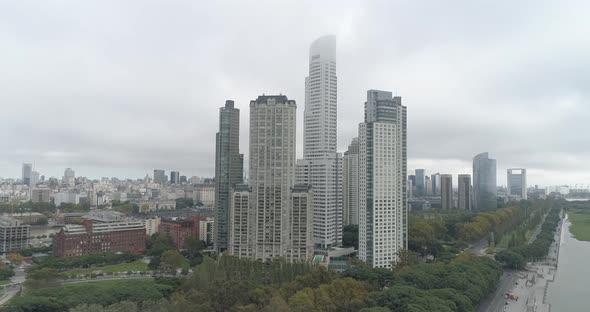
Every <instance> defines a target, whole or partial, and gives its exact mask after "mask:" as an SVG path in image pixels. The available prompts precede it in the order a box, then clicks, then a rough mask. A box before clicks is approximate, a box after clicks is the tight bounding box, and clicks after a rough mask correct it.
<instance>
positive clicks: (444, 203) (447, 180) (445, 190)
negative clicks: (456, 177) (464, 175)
mask: <svg viewBox="0 0 590 312" xmlns="http://www.w3.org/2000/svg"><path fill="white" fill-rule="evenodd" d="M440 192H441V194H440V195H441V196H440V197H441V198H440V199H441V208H442V209H453V208H454V206H455V205H454V204H453V175H451V174H441V175H440Z"/></svg>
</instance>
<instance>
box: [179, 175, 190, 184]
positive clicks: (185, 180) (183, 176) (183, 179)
mask: <svg viewBox="0 0 590 312" xmlns="http://www.w3.org/2000/svg"><path fill="white" fill-rule="evenodd" d="M187 181H188V180H187V178H186V176H185V175H181V176H180V183H181V184H182V183H186V182H187Z"/></svg>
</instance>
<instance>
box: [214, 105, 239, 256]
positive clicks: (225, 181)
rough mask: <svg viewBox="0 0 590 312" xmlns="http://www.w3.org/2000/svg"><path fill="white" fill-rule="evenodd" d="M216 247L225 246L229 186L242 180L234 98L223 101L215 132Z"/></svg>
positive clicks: (222, 249)
mask: <svg viewBox="0 0 590 312" xmlns="http://www.w3.org/2000/svg"><path fill="white" fill-rule="evenodd" d="M215 142H216V152H215V206H216V207H215V211H216V215H215V223H214V232H213V241H214V242H215V249H216V250H218V251H220V252H223V251H224V250H226V249H227V248H228V240H229V231H230V227H231V224H230V220H229V217H230V209H231V205H230V204H231V203H230V201H231V198H230V192H231V188H232V187H234V186H235V185H237V184H240V183H242V182H243V181H242V179H243V175H244V157H243V155H240V110H239V109H237V108H235V107H234V101H231V100H227V101H225V106H224V107H221V108H220V109H219V132H217V134H216V135H215Z"/></svg>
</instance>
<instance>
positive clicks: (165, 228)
mask: <svg viewBox="0 0 590 312" xmlns="http://www.w3.org/2000/svg"><path fill="white" fill-rule="evenodd" d="M206 219H207V218H206V217H201V216H193V217H190V218H171V219H162V221H161V222H160V225H159V226H158V232H159V233H160V234H161V235H166V236H168V237H170V239H171V240H172V244H174V247H176V248H177V249H183V248H184V244H185V242H186V239H187V238H189V237H194V238H199V234H200V225H201V223H200V222H201V221H205V220H206Z"/></svg>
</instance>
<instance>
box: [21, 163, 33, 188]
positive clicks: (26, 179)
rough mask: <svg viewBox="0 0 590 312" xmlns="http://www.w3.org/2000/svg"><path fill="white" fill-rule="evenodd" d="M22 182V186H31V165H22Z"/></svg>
mask: <svg viewBox="0 0 590 312" xmlns="http://www.w3.org/2000/svg"><path fill="white" fill-rule="evenodd" d="M22 171H23V172H22V180H23V184H25V185H28V186H31V172H32V171H33V165H31V164H23V170H22Z"/></svg>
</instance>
